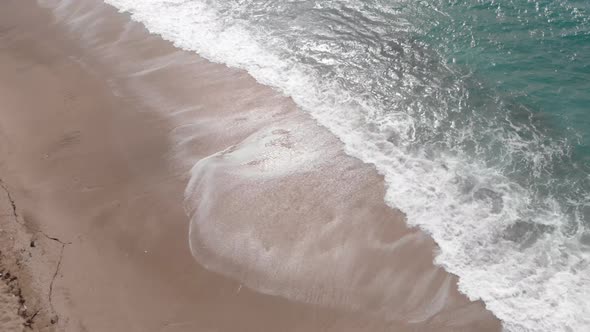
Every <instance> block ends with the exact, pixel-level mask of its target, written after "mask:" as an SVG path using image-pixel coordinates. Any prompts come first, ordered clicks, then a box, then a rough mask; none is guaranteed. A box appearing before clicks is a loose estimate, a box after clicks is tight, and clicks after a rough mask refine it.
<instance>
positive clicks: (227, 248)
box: [0, 0, 500, 332]
mask: <svg viewBox="0 0 590 332" xmlns="http://www.w3.org/2000/svg"><path fill="white" fill-rule="evenodd" d="M40 3H42V4H43V6H39V5H38V4H37V3H36V2H35V1H32V0H8V1H5V2H4V3H3V4H2V5H0V6H1V10H0V78H1V79H0V103H1V107H2V108H1V110H0V112H2V113H1V114H2V116H1V117H0V137H1V138H2V139H1V140H0V179H2V183H3V185H4V187H5V189H6V190H5V192H4V198H3V200H2V211H6V212H5V213H2V214H1V215H0V220H1V225H2V229H3V230H4V232H3V233H2V236H3V237H6V238H7V239H10V241H12V242H3V247H2V255H3V257H2V268H3V269H7V270H6V271H8V270H10V272H11V275H16V276H18V277H17V280H16V281H17V282H18V285H16V286H15V284H14V281H12V282H13V286H11V287H12V289H13V290H12V291H11V292H12V293H19V292H20V295H18V296H16V295H14V296H16V297H11V298H12V299H17V301H16V302H14V301H13V302H10V301H6V302H5V303H6V307H7V308H9V309H2V310H3V311H6V312H12V311H14V309H15V308H18V310H17V315H13V317H12V316H11V318H7V319H5V320H6V321H8V323H7V324H13V325H14V326H17V325H18V326H22V324H23V322H27V321H28V325H30V326H31V328H32V329H33V330H41V331H51V330H57V331H167V332H169V331H458V330H463V331H498V330H500V324H499V322H498V320H497V319H495V318H494V317H493V316H492V315H491V313H489V312H488V311H486V310H485V308H484V306H483V304H482V303H481V302H471V301H469V300H468V299H467V298H465V297H464V296H463V295H462V294H460V293H458V291H457V289H456V278H455V277H454V276H451V275H449V274H447V273H446V272H445V271H443V270H442V269H441V268H438V267H436V266H433V264H432V259H433V255H434V251H435V250H436V247H435V244H434V243H433V242H432V240H430V239H429V238H428V237H427V236H426V235H425V234H423V233H422V232H420V231H419V230H415V229H408V228H407V227H406V226H405V224H404V222H403V216H402V214H401V213H399V212H397V211H394V210H392V209H390V208H389V207H387V206H386V205H385V204H384V202H383V193H384V188H383V181H382V179H381V177H380V176H379V175H378V174H376V172H375V171H374V169H372V168H371V167H370V166H367V165H364V164H362V163H360V162H359V161H357V160H355V159H353V158H350V157H348V156H346V155H345V154H344V153H343V151H342V147H341V146H340V143H339V142H338V141H337V140H336V139H335V138H334V137H333V136H331V135H330V134H329V133H327V132H326V131H325V130H324V129H323V128H320V127H319V126H317V125H316V124H315V123H314V121H313V120H311V119H309V117H307V115H305V114H304V113H303V112H301V111H299V110H297V109H296V107H295V105H294V104H293V103H292V101H291V100H290V99H288V98H286V97H283V96H281V95H280V94H278V93H277V92H275V91H273V90H272V89H270V88H267V87H264V86H261V85H258V84H257V83H256V82H255V81H254V80H253V79H252V78H251V77H250V76H249V75H247V74H246V73H244V72H242V71H238V70H233V69H229V68H227V67H225V66H223V65H218V64H212V63H210V62H207V61H206V60H204V59H202V58H199V57H198V56H197V55H196V54H193V53H189V52H185V51H181V50H178V49H175V48H174V47H173V46H172V45H171V44H170V43H168V42H165V41H162V40H160V39H159V38H158V37H157V36H153V35H149V34H148V33H147V31H145V29H144V28H143V27H142V26H141V25H139V24H137V23H133V22H131V21H130V20H129V18H128V16H126V15H124V14H119V13H116V11H115V10H114V9H112V8H111V7H108V6H106V5H104V4H102V3H101V2H99V1H93V0H85V1H72V2H70V1H62V2H59V1H40ZM257 142H263V144H258V143H257ZM257 149H258V150H257ZM252 151H254V152H252ZM305 153H310V154H311V155H314V156H315V157H314V158H311V159H309V158H302V157H301V156H306V154H305ZM262 156H271V157H269V158H266V157H262ZM195 165H197V166H195ZM193 166H194V168H193ZM289 167H291V168H289ZM191 169H192V173H191ZM286 170H289V171H286ZM253 174H254V175H253ZM191 175H192V176H191ZM189 181H191V187H189V188H188V189H189V190H187V191H186V195H185V189H186V187H187V183H188V182H189ZM13 204H14V205H13ZM187 213H188V215H187ZM189 230H190V237H189ZM240 241H241V242H240ZM189 244H190V245H189ZM261 248H262V249H261ZM261 257H263V258H264V259H262V258H261ZM3 273H5V272H3ZM0 291H2V289H1V287H0ZM20 298H22V299H20ZM24 307H26V310H25V311H23V308H24ZM3 308H4V307H3ZM1 317H2V316H1V315H0V320H2V324H3V323H4V320H3V319H2V318H1ZM15 324H16V325H15ZM6 326H9V325H6ZM6 329H8V328H6ZM3 330H4V329H3Z"/></svg>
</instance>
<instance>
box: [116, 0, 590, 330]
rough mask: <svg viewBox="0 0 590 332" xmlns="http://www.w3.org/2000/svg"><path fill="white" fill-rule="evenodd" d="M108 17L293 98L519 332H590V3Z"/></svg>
mask: <svg viewBox="0 0 590 332" xmlns="http://www.w3.org/2000/svg"><path fill="white" fill-rule="evenodd" d="M106 2H107V3H110V4H113V5H115V6H116V7H118V8H119V9H121V10H124V11H129V12H130V13H132V15H133V18H134V19H136V20H138V21H140V22H143V23H144V24H145V25H146V26H147V27H148V29H150V31H152V32H154V33H158V34H161V35H162V36H163V37H164V38H166V39H169V40H171V41H173V42H174V43H175V44H176V45H177V46H178V47H181V48H184V49H189V50H194V51H197V52H199V53H200V54H201V55H203V56H205V57H207V58H208V59H210V60H213V61H216V62H222V63H226V64H228V65H229V66H233V67H238V68H243V69H246V70H248V71H249V73H250V74H252V75H253V76H254V77H255V78H256V79H257V80H258V81H259V82H261V83H263V84H268V85H271V86H273V87H275V88H277V89H278V90H280V91H281V92H283V93H284V94H286V95H288V96H291V97H292V98H293V100H294V101H295V102H296V103H297V104H298V105H299V106H300V107H301V109H303V110H304V111H306V112H309V114H311V115H312V117H314V118H315V119H316V120H317V121H318V122H319V123H320V124H321V125H323V126H325V127H326V128H328V129H329V130H330V131H332V132H333V133H334V134H335V135H336V136H337V137H338V138H339V139H340V140H342V141H343V142H344V144H345V147H346V152H347V153H349V154H351V155H353V156H355V157H358V158H359V159H361V160H363V161H365V162H367V163H372V164H374V165H375V166H376V167H377V169H378V170H379V172H380V173H382V174H383V175H384V176H385V179H386V182H387V184H388V190H387V194H386V201H387V202H388V204H390V205H391V206H392V207H396V208H399V209H401V210H402V211H403V212H404V213H406V215H407V219H408V223H410V224H412V225H418V226H420V227H421V228H422V229H424V230H425V231H427V232H428V233H429V234H431V235H432V237H433V238H434V239H435V241H436V242H437V243H438V245H439V246H440V249H441V250H440V254H439V255H438V257H437V259H436V261H437V263H439V264H441V265H442V266H444V267H445V268H446V269H447V270H448V271H450V272H452V273H455V274H457V275H459V276H460V284H459V286H460V289H461V291H462V292H464V293H465V294H467V295H468V296H469V297H470V298H471V299H482V300H484V301H485V302H486V304H487V307H488V308H490V309H491V310H492V311H493V312H494V313H495V314H496V315H497V316H498V317H499V318H500V319H502V320H503V322H504V326H505V328H506V329H507V330H509V331H581V330H586V329H589V328H590V320H589V319H588V317H590V306H589V305H588V304H587V302H586V299H587V298H589V297H590V268H589V256H588V255H589V250H590V233H589V232H588V231H587V227H588V225H590V206H589V199H590V197H589V193H590V183H589V181H590V177H589V174H590V148H589V146H588V139H589V138H588V134H589V133H590V123H589V120H588V117H587V116H586V114H585V112H587V111H588V108H589V107H590V92H588V91H590V5H588V3H587V2H585V1H565V0H561V1H527V2H524V1H508V0H504V1H435V0H429V1H422V2H419V3H418V2H416V1H392V0H388V1H385V0H381V1H379V0H373V1H368V0H366V1H359V0H356V1H354V0H348V1H345V0H338V1H272V2H271V1H256V0H246V1H239V2H237V1H227V2H213V1H205V0H151V1H141V0H108V1H106ZM285 171H289V170H288V169H286V170H285ZM291 171H292V170H291ZM197 173H198V172H197Z"/></svg>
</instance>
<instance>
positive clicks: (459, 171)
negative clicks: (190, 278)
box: [106, 0, 590, 331]
mask: <svg viewBox="0 0 590 332" xmlns="http://www.w3.org/2000/svg"><path fill="white" fill-rule="evenodd" d="M106 2H107V3H109V4H111V5H114V6H116V7H117V8H119V9H120V10H122V11H127V12H129V13H131V15H132V18H133V19H134V20H137V21H139V22H142V23H143V24H144V25H145V26H146V27H147V28H148V29H149V30H150V32H152V33H156V34H159V35H161V36H162V37H163V38H165V39H167V40H170V41H172V42H174V44H175V45H176V46H177V47H180V48H183V49H186V50H191V51H196V52H198V53H199V54H201V55H202V56H204V57H206V58H207V59H210V60H212V61H215V62H220V63H225V64H227V65H229V66H232V67H236V68H243V69H246V70H247V71H248V72H249V73H250V74H251V75H252V76H253V77H255V78H256V80H258V81H259V82H260V83H263V84H267V85H270V86H273V87H275V88H277V89H278V90H280V91H281V92H282V93H284V94H285V95H288V96H291V97H292V98H293V100H294V101H295V102H296V103H297V104H298V105H299V106H300V107H301V108H302V109H303V110H305V111H307V112H309V114H311V115H312V116H313V117H314V118H315V119H316V120H317V121H318V122H319V123H320V124H321V125H323V126H325V127H326V128H328V129H329V130H330V131H331V132H332V133H334V134H335V135H336V136H337V137H338V138H339V139H340V140H341V141H342V142H344V144H345V148H346V152H347V153H349V154H350V155H352V156H355V157H357V158H359V159H361V160H362V161H364V162H367V163H371V164H374V165H375V166H376V168H377V169H378V171H379V172H380V173H381V174H383V175H384V176H385V180H386V182H387V185H388V190H387V194H386V201H387V202H388V203H389V204H390V205H391V206H392V207H396V208H399V209H401V210H402V211H404V212H405V213H406V215H407V219H408V222H409V223H410V224H412V225H418V226H420V227H421V228H422V229H424V230H425V231H427V232H428V233H429V234H431V235H432V237H433V238H434V239H435V241H436V242H437V243H438V245H439V246H440V254H439V255H438V256H437V258H436V262H437V263H438V264H440V265H442V266H444V267H445V268H446V269H447V270H448V271H450V272H452V273H455V274H457V275H459V276H460V282H459V287H460V290H461V291H462V292H464V293H465V294H467V295H468V296H469V297H470V298H471V299H482V300H484V301H485V303H486V305H487V307H488V308H489V309H491V310H492V311H493V312H494V313H495V314H496V315H497V316H498V317H499V318H500V319H502V320H503V322H504V326H505V328H506V329H507V330H509V331H584V330H588V329H590V318H589V317H590V306H588V304H587V302H586V301H587V299H588V298H590V267H589V253H590V250H589V248H588V246H586V245H584V244H581V243H582V242H580V241H579V239H580V237H582V236H584V235H583V234H582V233H581V231H580V234H578V235H574V236H565V235H563V233H562V232H559V231H554V232H544V231H542V230H543V229H552V228H555V229H559V227H561V224H562V221H563V220H566V219H567V218H568V216H567V215H566V214H565V213H564V212H563V211H562V209H560V208H559V204H558V203H557V201H556V200H555V199H554V198H552V197H551V196H548V197H546V198H544V202H542V204H541V205H540V206H543V207H544V208H543V209H539V210H534V211H531V209H530V206H531V204H530V203H531V201H532V200H533V199H535V198H534V197H535V196H534V194H533V193H532V192H531V191H530V190H529V189H528V188H525V187H522V186H520V185H518V184H517V183H515V182H513V181H511V180H510V179H509V178H507V177H506V176H504V175H503V174H502V173H501V172H500V171H499V170H496V169H493V168H490V167H488V166H487V165H486V164H485V163H483V162H478V161H474V160H469V159H466V158H464V157H463V156H462V155H461V153H454V154H450V153H449V154H445V155H439V156H437V157H436V158H434V157H432V156H430V155H428V154H427V153H425V152H424V151H409V150H408V149H407V148H405V144H404V143H405V142H406V141H410V140H412V135H414V133H415V130H414V128H415V127H416V126H417V121H420V120H419V119H415V118H412V117H410V116H408V115H406V114H403V113H397V114H396V113H392V114H388V115H387V116H380V115H382V112H381V110H380V109H379V108H377V107H375V106H373V104H371V103H370V102H368V101H367V100H366V99H364V98H360V97H359V96H357V95H355V94H354V93H352V92H350V91H347V90H343V89H342V88H341V87H340V86H338V85H334V84H331V83H330V82H329V81H325V80H324V79H323V78H322V76H320V75H318V73H316V72H313V71H310V70H309V68H308V67H306V66H305V65H304V64H301V63H298V62H296V61H293V60H292V59H288V58H284V57H282V56H280V55H279V54H278V53H276V52H275V50H272V49H266V48H265V47H264V45H262V44H261V43H260V41H259V40H258V39H257V38H256V35H255V32H252V30H250V29H248V28H247V27H246V26H244V25H242V23H241V22H240V21H239V20H237V21H229V20H228V19H226V18H224V17H223V16H221V15H219V14H218V13H217V12H216V11H215V8H214V4H212V3H211V2H207V1H197V0H194V1H188V0H106ZM432 125H436V121H434V122H433V123H432ZM466 134H468V132H467V133H466ZM496 134H497V135H504V134H505V133H496ZM392 135H395V137H397V144H391V142H390V140H391V137H392ZM505 136H506V137H507V138H506V140H505V141H504V144H506V145H509V146H514V151H516V150H518V149H521V147H522V144H523V143H522V141H521V140H519V138H518V137H517V136H516V135H515V136H511V135H510V134H506V135H505ZM449 139H452V138H449ZM521 150H522V149H521ZM518 151H520V150H518ZM529 152H530V151H529ZM533 152H534V151H533ZM530 153H532V152H530ZM249 156H250V154H249V152H248V150H244V151H241V152H239V153H234V154H230V155H229V156H227V157H224V158H229V159H225V160H226V161H227V160H230V161H231V160H233V161H246V160H248V158H249ZM280 157H281V158H277V159H271V161H270V163H269V164H268V167H269V169H270V170H272V171H271V172H270V173H265V174H268V176H272V174H274V173H273V172H279V169H281V168H282V167H287V169H288V167H290V166H289V165H287V164H280V165H279V164H276V163H282V160H283V159H282V157H284V156H280ZM508 157H510V156H508ZM215 158H217V157H215ZM273 160H275V161H273ZM287 160H288V158H287ZM203 162H205V161H203ZM531 162H532V163H535V162H536V161H535V158H534V156H533V158H531ZM273 163H274V164H273ZM296 164H297V165H304V164H305V162H304V161H303V160H299V161H298V162H297V163H296ZM201 166H202V164H200V165H197V166H196V168H195V174H196V175H198V176H199V179H201V180H202V179H203V177H202V175H203V168H202V167H201ZM541 168H542V167H537V168H535V167H533V169H541ZM257 171H259V169H258V170H257ZM201 180H195V181H201ZM194 185H195V182H194V181H193V182H192V184H191V186H194ZM189 197H190V196H189ZM507 229H508V230H510V232H508V233H509V234H512V235H511V236H513V237H515V238H510V236H506V234H507V232H506V230H507ZM538 229H540V230H541V231H539V232H537V231H536V230H538ZM527 237H528V239H527ZM234 249H235V248H234Z"/></svg>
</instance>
